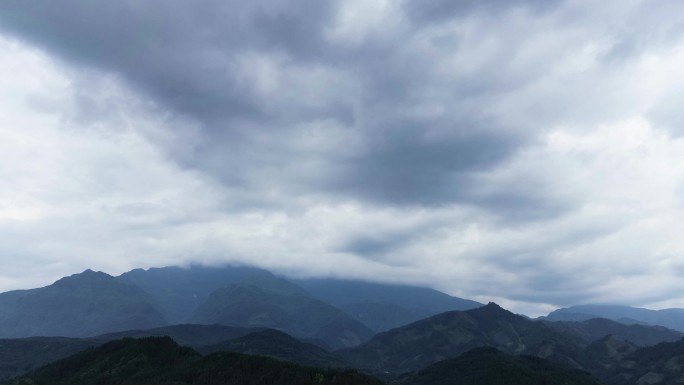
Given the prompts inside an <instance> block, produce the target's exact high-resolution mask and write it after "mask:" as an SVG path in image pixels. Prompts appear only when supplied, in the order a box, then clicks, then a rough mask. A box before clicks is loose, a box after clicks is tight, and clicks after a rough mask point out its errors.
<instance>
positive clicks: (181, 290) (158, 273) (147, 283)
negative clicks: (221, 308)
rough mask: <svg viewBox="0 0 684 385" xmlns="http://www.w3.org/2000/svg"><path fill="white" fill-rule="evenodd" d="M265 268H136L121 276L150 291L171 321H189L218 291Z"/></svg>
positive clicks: (128, 281)
mask: <svg viewBox="0 0 684 385" xmlns="http://www.w3.org/2000/svg"><path fill="white" fill-rule="evenodd" d="M264 271H265V270H262V269H258V268H254V267H245V266H225V267H204V266H191V267H187V268H183V267H162V268H151V269H147V270H143V269H135V270H131V271H129V272H127V273H124V274H122V275H120V276H119V277H117V278H118V279H119V280H121V281H124V282H127V283H130V284H134V285H136V286H138V287H140V288H142V289H143V290H145V291H146V292H148V293H150V294H151V295H152V297H153V298H154V300H155V304H156V305H157V307H158V308H159V309H160V311H161V312H162V314H163V315H164V317H165V319H167V320H168V321H169V323H186V322H188V320H189V319H190V317H192V315H193V314H194V313H195V311H196V310H197V307H198V306H199V305H200V304H202V303H203V302H204V301H206V299H207V298H208V297H209V294H211V293H212V292H213V291H214V290H217V289H219V288H222V287H225V286H227V285H229V284H231V283H235V282H238V281H240V280H243V279H245V278H246V277H248V276H251V275H253V274H255V273H259V272H264Z"/></svg>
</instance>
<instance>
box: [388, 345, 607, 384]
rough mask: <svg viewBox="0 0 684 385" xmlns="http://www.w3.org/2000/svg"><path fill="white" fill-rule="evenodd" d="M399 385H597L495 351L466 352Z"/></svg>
mask: <svg viewBox="0 0 684 385" xmlns="http://www.w3.org/2000/svg"><path fill="white" fill-rule="evenodd" d="M397 383H398V384H399V385H547V384H553V385H600V384H601V383H600V382H599V381H598V380H597V379H596V378H595V377H593V376H592V375H591V374H589V373H587V372H585V371H582V370H573V369H568V368H567V367H564V366H561V365H558V364H554V363H552V362H549V361H547V360H544V359H542V358H539V357H532V356H512V355H510V354H506V353H503V352H501V351H499V350H497V349H495V348H491V347H483V348H475V349H473V350H470V351H468V352H466V353H464V354H462V355H460V356H458V357H457V358H452V359H448V360H444V361H440V362H438V363H436V364H433V365H430V366H428V367H427V368H425V369H422V370H419V371H417V372H414V373H410V374H407V375H404V376H402V377H401V378H400V379H399V380H398V381H397Z"/></svg>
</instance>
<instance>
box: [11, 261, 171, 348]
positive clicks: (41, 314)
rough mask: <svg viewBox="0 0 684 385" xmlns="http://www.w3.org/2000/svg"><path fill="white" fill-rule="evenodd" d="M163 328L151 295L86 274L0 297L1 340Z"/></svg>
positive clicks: (100, 276)
mask: <svg viewBox="0 0 684 385" xmlns="http://www.w3.org/2000/svg"><path fill="white" fill-rule="evenodd" d="M162 325H166V321H165V320H164V318H163V317H162V316H161V314H160V313H159V312H158V311H157V309H156V308H155V307H154V306H153V304H152V300H151V298H150V296H149V295H148V294H147V293H145V292H144V291H143V290H142V289H140V288H139V287H136V286H133V285H129V284H126V283H124V282H121V281H119V280H117V279H115V278H114V277H112V276H109V275H107V274H105V273H101V272H94V271H91V270H86V271H84V272H83V273H81V274H74V275H72V276H70V277H66V278H62V279H60V280H58V281H57V282H55V283H54V284H52V285H50V286H46V287H43V288H39V289H31V290H17V291H11V292H6V293H2V294H0V337H4V338H13V337H30V336H63V337H87V336H94V335H98V334H103V333H107V332H114V331H119V330H128V329H148V328H153V327H157V326H162Z"/></svg>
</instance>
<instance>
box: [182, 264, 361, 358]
mask: <svg viewBox="0 0 684 385" xmlns="http://www.w3.org/2000/svg"><path fill="white" fill-rule="evenodd" d="M192 322H193V323H200V324H214V323H219V324H223V325H231V326H240V327H267V328H273V329H280V330H282V331H284V332H286V333H288V334H291V335H293V336H295V337H298V338H310V339H319V340H321V341H323V342H324V343H325V344H326V345H327V346H330V347H332V348H341V347H349V346H354V345H358V344H360V343H361V342H364V341H366V340H368V339H369V338H370V337H371V336H372V335H373V333H372V331H371V330H369V329H368V328H367V327H366V326H364V325H363V324H362V323H360V322H358V321H356V320H355V319H353V318H352V317H350V316H349V315H347V314H346V313H344V312H342V311H341V310H339V309H337V308H335V307H334V306H332V305H330V304H327V303H325V302H323V301H320V300H318V299H315V298H313V297H311V296H310V295H309V294H308V293H307V292H306V291H305V290H303V289H302V288H300V287H298V286H296V285H295V284H293V283H291V282H288V281H287V280H285V279H282V278H278V277H276V276H274V275H272V274H270V273H267V272H260V273H258V274H256V275H254V276H252V277H250V278H247V279H245V280H243V281H241V282H239V283H236V284H232V285H230V286H228V287H225V288H223V289H219V290H216V291H215V292H213V293H212V294H211V295H210V296H209V298H208V299H207V300H206V301H205V303H203V304H202V305H201V306H200V307H199V308H198V309H197V311H196V313H195V316H194V317H193V318H192Z"/></svg>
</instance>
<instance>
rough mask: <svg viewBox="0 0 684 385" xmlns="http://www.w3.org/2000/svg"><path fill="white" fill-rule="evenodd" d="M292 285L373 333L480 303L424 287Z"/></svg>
mask: <svg viewBox="0 0 684 385" xmlns="http://www.w3.org/2000/svg"><path fill="white" fill-rule="evenodd" d="M293 282H294V283H296V284H297V285H298V286H300V287H302V288H304V289H306V290H307V291H308V292H309V293H311V295H312V296H314V297H316V298H318V299H320V300H322V301H325V302H328V303H331V304H333V305H335V306H336V307H338V308H340V309H342V310H344V311H345V312H347V313H348V314H349V315H351V316H352V317H354V318H356V319H357V320H359V321H361V322H363V323H364V324H365V325H366V326H368V327H369V328H371V329H372V330H373V331H375V332H381V331H386V330H389V329H392V328H395V327H399V326H403V325H406V324H409V323H411V322H415V321H417V320H420V319H423V318H427V317H430V316H433V315H435V314H439V313H444V312H447V311H451V310H468V309H474V308H477V307H480V306H482V304H481V303H479V302H475V301H471V300H467V299H462V298H457V297H452V296H450V295H447V294H444V293H442V292H440V291H437V290H433V289H429V288H424V287H413V286H405V285H389V284H381V283H371V282H363V281H356V280H340V279H298V280H293Z"/></svg>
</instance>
